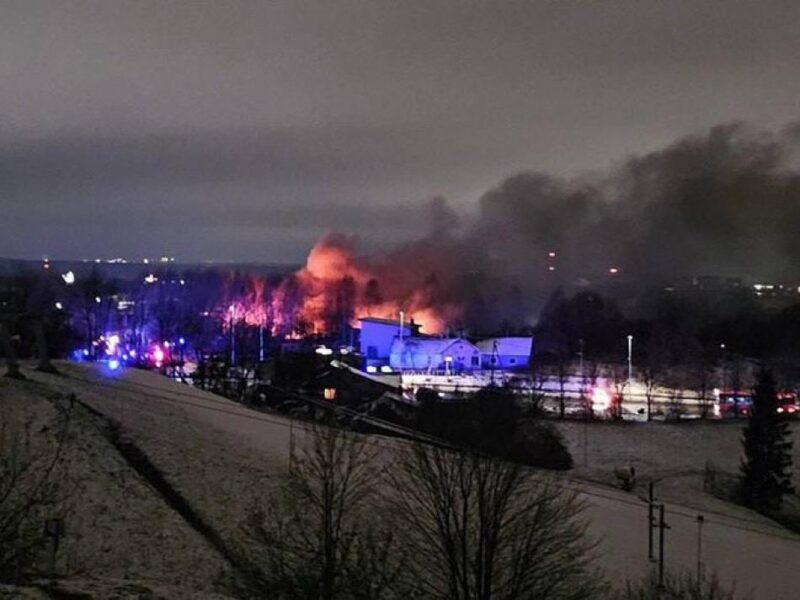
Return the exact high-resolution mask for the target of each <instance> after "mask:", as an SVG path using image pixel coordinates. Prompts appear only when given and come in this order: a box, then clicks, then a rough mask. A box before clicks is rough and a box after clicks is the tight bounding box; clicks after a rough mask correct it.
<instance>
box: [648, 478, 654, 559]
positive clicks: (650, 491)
mask: <svg viewBox="0 0 800 600" xmlns="http://www.w3.org/2000/svg"><path fill="white" fill-rule="evenodd" d="M653 487H654V483H653V482H652V481H651V482H650V483H649V484H648V486H647V490H648V493H647V559H648V560H649V561H650V562H653V561H655V559H656V557H655V556H654V555H653V529H655V526H656V518H655V514H654V512H655V496H654V493H653Z"/></svg>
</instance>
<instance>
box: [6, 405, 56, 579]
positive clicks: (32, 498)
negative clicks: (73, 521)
mask: <svg viewBox="0 0 800 600" xmlns="http://www.w3.org/2000/svg"><path fill="white" fill-rule="evenodd" d="M3 412H4V414H2V415H0V417H2V418H0V582H11V583H15V582H19V581H23V580H25V579H26V578H28V577H30V576H33V575H36V574H37V573H39V572H40V569H39V568H38V567H39V564H40V563H39V559H40V558H41V553H42V551H43V549H44V548H45V546H46V543H47V536H46V534H45V532H44V523H45V519H46V518H48V517H52V516H54V514H57V513H58V512H59V511H60V510H61V509H62V508H63V507H62V504H63V501H64V500H65V496H66V494H65V491H64V489H63V488H62V486H61V485H60V484H59V482H58V480H57V478H56V477H54V470H55V469H56V466H57V464H58V463H59V460H60V458H61V449H62V445H63V440H64V435H65V434H66V431H67V424H68V415H67V414H66V413H65V415H64V416H63V420H62V421H61V422H60V424H59V425H58V428H57V431H56V433H55V435H54V436H53V437H52V438H50V440H49V442H50V443H47V444H44V445H42V444H37V443H35V442H34V441H33V440H32V437H33V436H35V434H32V433H31V427H32V421H30V420H25V419H19V418H13V416H12V415H9V414H5V411H3Z"/></svg>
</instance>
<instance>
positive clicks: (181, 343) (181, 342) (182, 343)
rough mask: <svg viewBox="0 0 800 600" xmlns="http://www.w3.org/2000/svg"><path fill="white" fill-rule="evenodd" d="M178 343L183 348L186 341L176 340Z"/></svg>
mask: <svg viewBox="0 0 800 600" xmlns="http://www.w3.org/2000/svg"><path fill="white" fill-rule="evenodd" d="M178 343H179V344H180V345H181V346H183V345H184V344H185V343H186V340H185V339H183V338H178Z"/></svg>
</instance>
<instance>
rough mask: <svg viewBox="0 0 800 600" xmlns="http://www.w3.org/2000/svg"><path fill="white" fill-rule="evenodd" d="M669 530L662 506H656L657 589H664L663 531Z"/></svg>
mask: <svg viewBox="0 0 800 600" xmlns="http://www.w3.org/2000/svg"><path fill="white" fill-rule="evenodd" d="M666 529H669V525H667V523H666V521H665V520H664V504H659V505H658V587H659V589H663V588H664V531H665V530H666Z"/></svg>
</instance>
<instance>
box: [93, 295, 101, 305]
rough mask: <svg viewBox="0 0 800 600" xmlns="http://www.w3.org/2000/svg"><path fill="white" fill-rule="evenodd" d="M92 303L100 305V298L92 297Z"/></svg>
mask: <svg viewBox="0 0 800 600" xmlns="http://www.w3.org/2000/svg"><path fill="white" fill-rule="evenodd" d="M94 301H95V302H96V303H97V304H100V296H95V297H94Z"/></svg>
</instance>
